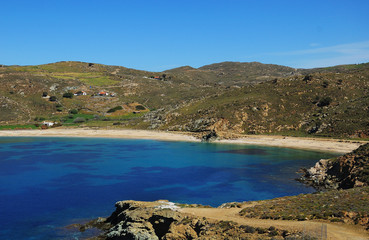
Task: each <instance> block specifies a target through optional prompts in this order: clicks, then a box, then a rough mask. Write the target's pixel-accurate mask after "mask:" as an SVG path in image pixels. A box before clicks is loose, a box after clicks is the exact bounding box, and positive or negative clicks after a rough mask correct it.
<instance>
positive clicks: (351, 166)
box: [300, 143, 369, 190]
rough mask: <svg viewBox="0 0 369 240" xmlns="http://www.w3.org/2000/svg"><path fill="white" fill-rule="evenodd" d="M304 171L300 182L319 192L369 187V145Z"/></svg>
mask: <svg viewBox="0 0 369 240" xmlns="http://www.w3.org/2000/svg"><path fill="white" fill-rule="evenodd" d="M303 171H304V175H303V176H302V177H301V178H300V181H302V182H305V183H307V184H309V185H311V186H313V187H314V188H316V189H318V190H325V189H348V188H353V187H361V186H368V185H369V143H367V144H365V145H362V146H360V147H359V148H358V149H356V150H354V151H353V152H351V153H348V154H345V155H343V156H341V157H337V158H334V159H322V160H320V161H319V162H317V163H316V164H315V166H314V167H312V168H310V169H307V170H306V169H305V170H303Z"/></svg>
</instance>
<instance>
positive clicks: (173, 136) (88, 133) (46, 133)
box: [0, 128, 365, 154]
mask: <svg viewBox="0 0 369 240" xmlns="http://www.w3.org/2000/svg"><path fill="white" fill-rule="evenodd" d="M0 137H83V138H85V137H87V138H89V137H91V138H122V139H147V140H161V141H183V142H200V139H198V138H196V137H194V136H191V135H189V134H186V133H185V132H169V131H155V130H132V129H91V128H53V129H47V130H2V131H0ZM214 143H224V144H240V145H260V146H269V147H282V148H294V149H304V150H312V151H323V152H334V153H341V154H344V153H348V152H351V151H352V150H354V149H356V148H358V147H359V146H360V145H362V144H363V143H365V142H364V141H350V140H341V139H323V138H303V137H289V136H288V137H287V136H265V135H238V138H235V139H221V140H216V141H214Z"/></svg>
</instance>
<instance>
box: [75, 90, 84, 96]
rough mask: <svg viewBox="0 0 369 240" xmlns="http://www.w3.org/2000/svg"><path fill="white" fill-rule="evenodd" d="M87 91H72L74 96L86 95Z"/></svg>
mask: <svg viewBox="0 0 369 240" xmlns="http://www.w3.org/2000/svg"><path fill="white" fill-rule="evenodd" d="M86 95H87V93H86V92H85V91H78V92H76V93H74V96H86Z"/></svg>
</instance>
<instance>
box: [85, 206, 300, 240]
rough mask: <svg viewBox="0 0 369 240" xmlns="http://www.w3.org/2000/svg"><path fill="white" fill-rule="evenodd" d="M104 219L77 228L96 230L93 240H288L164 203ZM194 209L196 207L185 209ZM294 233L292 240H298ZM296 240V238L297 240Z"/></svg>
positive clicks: (283, 235)
mask: <svg viewBox="0 0 369 240" xmlns="http://www.w3.org/2000/svg"><path fill="white" fill-rule="evenodd" d="M115 206H116V210H115V211H114V212H113V213H112V215H111V216H110V217H108V218H106V219H102V218H99V219H97V220H93V221H91V222H89V223H88V224H86V225H83V226H81V227H80V230H81V231H84V230H86V229H88V228H92V227H96V228H99V229H101V230H103V232H104V233H103V234H102V235H100V236H97V237H95V238H93V239H111V240H120V239H123V240H124V239H130V240H149V239H150V240H159V239H160V240H161V239H162V240H178V239H186V240H187V239H203V240H206V239H260V238H262V239H291V236H292V235H291V234H290V233H289V232H288V231H282V230H278V229H276V228H275V227H273V226H271V227H269V228H254V227H251V226H246V225H239V224H237V223H235V222H231V221H216V220H211V219H207V218H205V217H201V218H200V217H196V216H194V215H191V214H186V213H183V212H180V211H178V210H179V207H178V206H176V205H175V204H173V203H170V202H167V201H156V202H139V201H121V202H117V203H116V205H115ZM186 207H197V205H186ZM296 234H297V233H295V234H294V237H295V238H293V239H300V238H299V237H298V235H296ZM296 237H297V238H296Z"/></svg>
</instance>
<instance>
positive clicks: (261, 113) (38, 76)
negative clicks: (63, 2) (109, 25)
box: [0, 62, 369, 139]
mask: <svg viewBox="0 0 369 240" xmlns="http://www.w3.org/2000/svg"><path fill="white" fill-rule="evenodd" d="M78 93H79V94H78ZM82 93H83V94H82ZM101 93H104V94H101ZM75 94H76V95H75ZM105 94H106V95H105ZM130 104H131V105H132V104H133V105H136V106H142V107H140V108H141V110H140V109H137V111H136V110H133V111H131V110H129V111H128V110H127V111H126V110H125V109H124V108H125V106H129V105H130ZM368 106H369V64H358V65H345V66H336V67H331V68H321V69H320V68H319V69H292V68H289V67H284V66H278V65H272V64H261V63H256V62H252V63H238V62H224V63H217V64H211V65H207V66H203V67H201V68H198V69H195V68H192V67H189V66H185V67H180V68H176V69H171V70H168V71H165V72H147V71H139V70H134V69H129V68H124V67H119V66H107V65H102V64H94V63H83V62H58V63H52V64H45V65H38V66H2V65H1V67H0V112H1V114H0V127H1V125H11V124H13V125H14V124H34V123H35V122H36V120H35V119H46V120H53V121H58V122H65V121H64V120H65V119H67V118H68V117H70V116H69V114H70V113H71V112H76V111H77V112H78V113H80V114H88V115H90V116H87V117H85V119H87V120H88V119H90V120H89V122H90V123H91V122H94V123H93V124H86V125H87V126H105V127H109V126H113V124H115V126H124V127H133V128H144V129H147V128H148V129H162V130H174V131H191V132H204V131H205V132H206V131H216V132H217V133H218V132H222V131H224V132H234V133H241V134H287V135H297V136H326V137H343V138H364V139H365V138H369V127H368V126H369V121H368V119H369V109H368ZM111 109H118V110H122V111H118V112H117V114H108V111H110V110H111ZM142 110H144V111H142ZM134 113H139V114H136V115H132V114H134ZM101 120H103V121H101ZM220 135H221V134H220Z"/></svg>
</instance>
